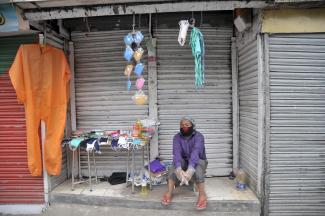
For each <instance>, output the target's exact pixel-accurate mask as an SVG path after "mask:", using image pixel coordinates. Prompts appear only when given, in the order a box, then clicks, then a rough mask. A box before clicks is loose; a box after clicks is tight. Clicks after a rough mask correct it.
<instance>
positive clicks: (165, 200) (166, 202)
mask: <svg viewBox="0 0 325 216" xmlns="http://www.w3.org/2000/svg"><path fill="white" fill-rule="evenodd" d="M171 202H172V197H171V196H168V195H167V193H165V194H164V197H163V200H162V201H161V204H163V205H164V206H168V205H169V204H170V203H171Z"/></svg>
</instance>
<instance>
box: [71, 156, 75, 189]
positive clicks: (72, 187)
mask: <svg viewBox="0 0 325 216" xmlns="http://www.w3.org/2000/svg"><path fill="white" fill-rule="evenodd" d="M74 152H75V151H72V177H71V178H72V185H71V190H74Z"/></svg>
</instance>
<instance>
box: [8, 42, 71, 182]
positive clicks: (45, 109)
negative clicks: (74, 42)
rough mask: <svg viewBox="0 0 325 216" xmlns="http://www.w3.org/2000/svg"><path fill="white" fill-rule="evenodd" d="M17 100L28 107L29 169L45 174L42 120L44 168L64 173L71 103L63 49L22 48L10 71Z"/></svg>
mask: <svg viewBox="0 0 325 216" xmlns="http://www.w3.org/2000/svg"><path fill="white" fill-rule="evenodd" d="M9 75H10V79H11V82H12V84H13V86H14V88H15V90H16V93H17V98H18V101H19V102H21V103H24V105H25V116H26V129H27V156H28V168H29V171H30V173H31V175H32V176H41V175H42V153H41V145H40V137H39V126H40V121H41V120H43V121H44V122H45V125H46V137H45V143H44V158H45V168H46V170H47V172H48V174H50V175H60V173H61V160H62V152H61V139H62V137H63V133H64V128H65V122H66V112H67V103H68V100H69V92H70V91H69V80H70V68H69V65H68V62H67V60H66V57H65V55H64V53H63V51H62V50H60V49H57V48H54V47H52V46H49V45H45V46H41V45H39V44H29V45H21V46H20V48H19V50H18V52H17V54H16V58H15V60H14V62H13V64H12V66H11V68H10V70H9Z"/></svg>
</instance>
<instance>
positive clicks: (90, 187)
mask: <svg viewBox="0 0 325 216" xmlns="http://www.w3.org/2000/svg"><path fill="white" fill-rule="evenodd" d="M87 156H88V175H89V177H88V178H89V190H90V191H93V188H92V185H91V173H90V159H89V151H87Z"/></svg>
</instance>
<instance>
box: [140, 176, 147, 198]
mask: <svg viewBox="0 0 325 216" xmlns="http://www.w3.org/2000/svg"><path fill="white" fill-rule="evenodd" d="M140 194H141V195H142V196H144V197H146V196H147V195H148V187H147V181H146V180H142V183H141V193H140Z"/></svg>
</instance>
